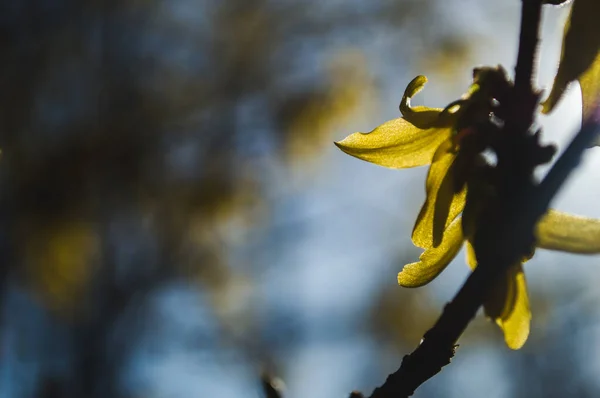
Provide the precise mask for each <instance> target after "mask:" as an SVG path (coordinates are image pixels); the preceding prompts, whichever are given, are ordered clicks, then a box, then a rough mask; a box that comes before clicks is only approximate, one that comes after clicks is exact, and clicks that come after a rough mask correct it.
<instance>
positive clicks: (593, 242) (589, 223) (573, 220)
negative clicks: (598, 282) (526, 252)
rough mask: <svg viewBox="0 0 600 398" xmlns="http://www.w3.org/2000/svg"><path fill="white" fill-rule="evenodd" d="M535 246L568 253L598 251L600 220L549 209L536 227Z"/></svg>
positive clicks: (599, 251) (592, 252)
mask: <svg viewBox="0 0 600 398" xmlns="http://www.w3.org/2000/svg"><path fill="white" fill-rule="evenodd" d="M536 238H537V242H536V246H537V247H541V248H543V249H549V250H561V251H565V252H570V253H580V254H594V253H600V220H599V219H595V218H587V217H581V216H576V215H574V214H569V213H563V212H560V211H557V210H552V209H551V210H549V211H548V212H547V213H546V214H545V215H544V216H543V217H542V218H541V219H540V221H539V222H538V224H537V227H536Z"/></svg>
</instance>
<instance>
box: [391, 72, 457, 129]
mask: <svg viewBox="0 0 600 398" xmlns="http://www.w3.org/2000/svg"><path fill="white" fill-rule="evenodd" d="M425 83H427V78H426V77H425V76H423V75H420V76H417V77H415V78H414V79H412V81H411V82H410V83H408V86H406V90H404V95H403V96H402V101H401V102H400V112H402V116H404V119H405V120H407V121H408V122H410V123H411V124H413V125H415V126H417V127H419V128H421V129H428V128H431V127H443V125H439V124H436V123H437V122H438V121H439V116H440V114H441V113H442V111H443V109H440V108H428V107H426V106H412V107H411V105H410V99H411V98H412V97H413V96H414V95H415V94H417V93H418V92H419V91H421V90H423V87H425ZM445 126H446V127H447V126H448V124H446V125H445Z"/></svg>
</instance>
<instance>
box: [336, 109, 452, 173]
mask: <svg viewBox="0 0 600 398" xmlns="http://www.w3.org/2000/svg"><path fill="white" fill-rule="evenodd" d="M450 134H451V130H450V128H431V129H427V130H422V129H419V128H418V127H416V126H414V125H413V124H411V123H409V122H407V121H406V120H404V119H402V118H399V119H394V120H390V121H389V122H386V123H384V124H382V125H381V126H379V127H377V128H376V129H375V130H373V131H371V132H370V133H366V134H365V133H354V134H352V135H350V136H348V137H346V138H344V139H343V140H342V141H340V142H336V143H335V145H337V147H338V148H340V149H341V150H342V151H344V152H346V153H347V154H348V155H351V156H354V157H357V158H359V159H362V160H366V161H367V162H371V163H375V164H377V165H380V166H384V167H390V168H394V169H403V168H409V167H418V166H424V165H426V164H430V163H431V160H432V158H433V155H434V153H435V151H436V149H437V148H438V147H439V146H440V144H441V143H442V142H444V141H446V140H448V139H449V137H450Z"/></svg>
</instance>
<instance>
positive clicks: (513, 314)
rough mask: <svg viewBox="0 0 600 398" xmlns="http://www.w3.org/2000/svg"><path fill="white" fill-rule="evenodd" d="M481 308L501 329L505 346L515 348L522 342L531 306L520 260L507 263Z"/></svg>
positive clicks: (525, 339)
mask: <svg viewBox="0 0 600 398" xmlns="http://www.w3.org/2000/svg"><path fill="white" fill-rule="evenodd" d="M483 308H484V310H485V314H486V315H487V316H488V317H490V318H491V319H493V320H494V321H495V322H496V324H497V325H498V326H499V327H500V329H502V332H503V333H504V341H505V342H506V345H507V346H508V347H509V348H512V349H513V350H518V349H519V348H521V347H522V346H523V344H525V341H527V337H528V336H529V328H530V323H531V310H530V308H529V297H528V295H527V283H526V280H525V273H524V272H523V266H522V265H521V264H517V265H514V266H512V267H510V269H509V270H508V271H507V274H506V276H505V277H504V278H501V279H500V280H499V281H498V284H497V285H496V286H495V287H494V289H492V290H491V291H490V294H489V296H488V298H487V299H486V301H485V302H484V305H483Z"/></svg>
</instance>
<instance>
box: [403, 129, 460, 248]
mask: <svg viewBox="0 0 600 398" xmlns="http://www.w3.org/2000/svg"><path fill="white" fill-rule="evenodd" d="M455 159H456V153H455V152H454V151H453V150H452V142H451V141H450V140H447V141H446V142H444V143H442V144H441V145H440V147H439V148H438V150H437V151H436V153H435V155H434V157H433V162H432V164H431V167H430V168H429V172H428V174H427V181H426V183H425V191H426V195H427V197H426V199H425V203H424V204H423V206H422V207H421V211H420V212H419V215H418V217H417V221H416V223H415V227H414V229H413V233H412V241H413V243H414V244H415V245H416V246H418V247H421V248H423V249H428V248H430V247H436V246H438V245H439V244H440V242H441V241H442V235H443V234H444V231H445V230H446V228H447V227H448V226H449V225H450V223H451V222H452V221H453V220H454V219H455V218H456V216H458V215H459V214H460V213H461V212H462V210H463V208H464V207H465V197H466V189H465V188H463V189H461V191H460V192H458V193H456V192H455V191H454V185H455V184H454V173H453V172H452V171H453V170H452V165H453V164H454V160H455Z"/></svg>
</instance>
